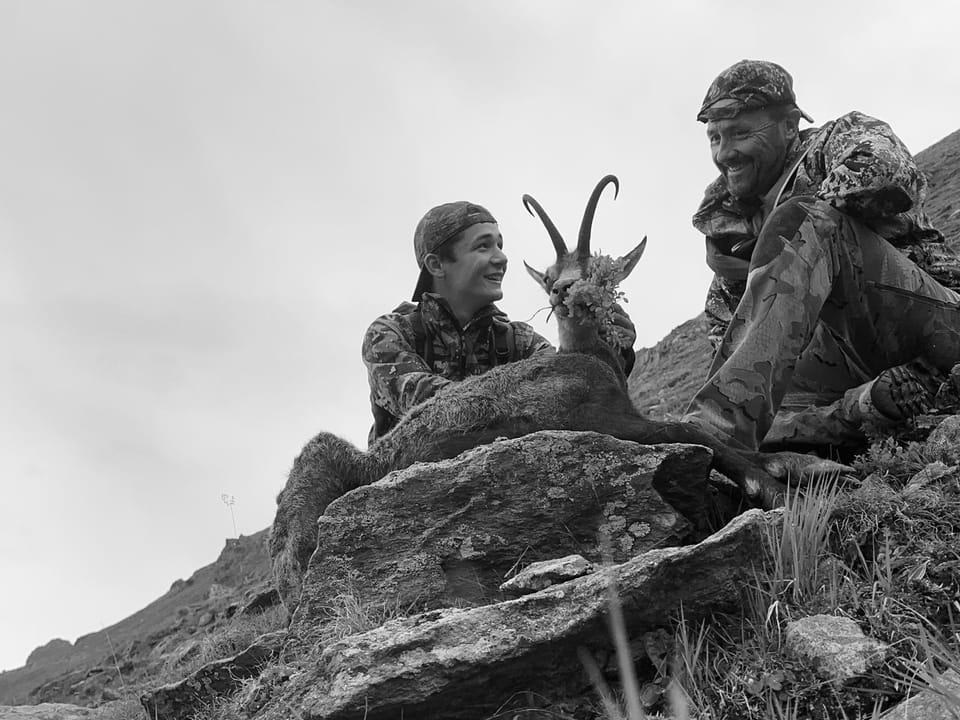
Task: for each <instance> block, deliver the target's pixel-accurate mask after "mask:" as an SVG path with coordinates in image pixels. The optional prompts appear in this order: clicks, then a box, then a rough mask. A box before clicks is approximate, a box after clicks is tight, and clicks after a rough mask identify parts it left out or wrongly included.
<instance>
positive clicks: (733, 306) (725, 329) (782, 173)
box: [685, 60, 960, 450]
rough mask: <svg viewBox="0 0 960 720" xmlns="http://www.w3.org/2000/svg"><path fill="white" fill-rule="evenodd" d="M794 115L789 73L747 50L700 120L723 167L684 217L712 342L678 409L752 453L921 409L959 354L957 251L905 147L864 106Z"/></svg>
mask: <svg viewBox="0 0 960 720" xmlns="http://www.w3.org/2000/svg"><path fill="white" fill-rule="evenodd" d="M801 118H802V119H805V120H807V121H810V122H812V119H811V118H810V117H809V116H808V115H807V114H806V113H804V112H803V111H802V110H800V109H799V108H798V107H797V103H796V96H795V95H794V91H793V80H792V78H791V76H790V74H789V73H788V72H787V71H786V70H784V69H783V68H782V67H780V66H779V65H777V64H775V63H772V62H765V61H756V60H743V61H741V62H738V63H736V64H735V65H733V66H732V67H730V68H727V69H726V70H724V71H723V72H722V73H720V75H719V76H718V77H717V78H716V79H715V80H714V81H713V83H712V84H711V85H710V88H709V89H708V91H707V95H706V97H705V98H704V101H703V104H702V106H701V108H700V112H699V113H698V115H697V119H698V120H699V121H700V122H703V123H706V129H707V138H708V140H709V141H710V151H711V155H712V158H713V162H714V164H715V165H716V167H717V169H718V170H719V171H720V177H719V178H717V180H715V181H714V182H713V183H711V184H710V185H709V186H708V187H707V190H706V193H705V196H704V199H703V201H702V202H701V204H700V208H699V209H698V210H697V212H696V214H695V215H694V218H693V224H694V226H695V227H696V228H697V229H698V230H700V231H701V232H702V233H703V234H704V235H705V236H706V247H707V263H708V264H709V265H710V267H711V269H713V271H714V273H715V277H714V280H713V282H712V284H711V287H710V290H709V293H708V297H707V303H706V311H707V316H708V318H709V320H710V324H711V330H710V338H711V342H712V343H713V345H714V348H715V351H716V353H715V356H714V359H713V363H712V366H711V368H710V371H709V374H708V377H707V381H706V383H705V384H704V385H703V387H702V388H701V389H700V390H699V391H698V392H697V394H696V396H695V397H694V399H693V400H692V401H691V403H690V406H689V408H688V410H687V415H686V416H685V419H686V420H689V421H691V422H695V423H697V424H699V425H702V426H703V427H705V428H706V429H708V430H711V431H713V432H715V433H717V434H720V435H723V436H725V437H728V438H731V439H732V440H734V441H736V442H738V443H739V444H741V445H743V446H745V447H747V448H749V449H754V450H755V449H763V450H775V449H783V448H787V447H793V448H794V449H804V448H811V447H813V448H819V449H826V448H831V447H832V448H844V447H852V446H860V445H862V443H863V441H864V438H865V433H864V430H865V428H866V427H867V426H869V425H871V424H873V425H879V426H887V425H894V424H897V423H902V422H904V421H905V420H907V419H909V418H911V417H913V416H914V415H915V414H917V413H919V412H922V411H925V410H926V409H928V408H929V407H930V405H931V404H932V403H933V400H934V396H935V395H936V393H937V392H938V390H939V389H940V388H941V386H942V385H943V384H944V382H945V381H946V380H947V379H948V377H949V375H950V371H951V369H952V368H953V366H954V365H955V364H957V363H958V362H960V295H958V293H957V292H956V290H955V288H956V287H957V286H958V285H960V262H958V259H957V258H956V256H955V255H953V254H952V253H951V252H950V250H949V249H948V248H947V246H946V245H945V243H944V242H943V237H942V235H941V234H940V233H939V232H938V231H937V230H936V229H935V228H934V227H933V226H932V225H931V224H930V222H929V220H928V219H927V217H926V214H925V212H924V208H923V202H924V197H925V195H926V187H927V182H926V179H925V178H924V176H923V174H922V173H921V172H920V170H919V169H918V168H917V165H916V163H915V161H914V159H913V157H912V156H911V155H910V153H909V151H908V150H907V148H906V147H905V146H904V144H903V143H902V142H901V141H900V139H899V138H897V136H896V135H895V134H894V133H893V131H892V130H891V128H890V127H889V126H888V125H887V124H886V123H883V122H881V121H880V120H876V119H874V118H871V117H869V116H867V115H864V114H863V113H860V112H856V111H854V112H850V113H848V114H846V115H844V116H842V117H840V118H838V119H836V120H834V121H831V122H828V123H826V124H825V125H823V126H822V127H819V128H809V129H805V130H802V131H801V130H800V129H799V122H800V120H801ZM951 286H952V287H951Z"/></svg>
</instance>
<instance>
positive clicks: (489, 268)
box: [363, 201, 636, 443]
mask: <svg viewBox="0 0 960 720" xmlns="http://www.w3.org/2000/svg"><path fill="white" fill-rule="evenodd" d="M413 245H414V253H415V255H416V258H417V265H418V266H419V268H420V277H419V280H418V281H417V287H416V290H415V291H414V294H413V303H409V302H405V303H403V304H401V305H400V306H399V307H397V308H396V309H395V310H394V311H393V312H391V313H388V314H386V315H382V316H380V317H379V318H377V319H376V320H374V321H373V323H372V324H371V325H370V327H369V328H368V329H367V332H366V334H365V335H364V338H363V361H364V363H365V364H366V366H367V376H368V379H369V383H370V405H371V408H372V410H373V417H374V424H373V427H372V428H371V430H370V436H369V442H370V443H373V442H374V441H375V440H376V439H377V438H379V437H381V436H382V435H384V434H385V433H386V432H388V431H389V430H390V429H391V428H392V427H393V426H394V425H396V423H397V420H398V419H399V418H400V417H401V416H403V415H404V414H405V413H406V412H408V411H409V410H410V409H411V408H413V407H414V406H416V405H419V404H420V403H422V402H424V401H425V400H427V399H429V398H431V397H433V396H434V395H435V394H436V393H437V392H439V391H441V390H442V389H443V388H445V387H447V386H449V385H451V384H452V383H456V382H457V381H459V380H463V379H464V378H466V377H468V376H470V375H480V374H482V373H485V372H487V371H488V370H490V369H491V368H493V367H495V366H497V365H500V364H503V363H506V362H513V361H516V360H522V359H524V358H529V357H532V356H534V355H537V354H539V353H553V352H556V350H555V348H554V347H553V346H552V345H551V344H550V342H549V341H547V340H546V339H545V338H543V337H542V336H540V335H539V334H537V333H536V332H535V331H534V330H533V328H532V327H530V326H529V325H528V324H527V323H524V322H518V321H515V320H509V319H508V318H507V316H506V315H505V314H504V313H503V312H502V311H500V310H499V309H498V308H497V307H496V305H494V304H493V303H494V301H495V300H499V299H501V298H502V297H503V291H502V290H501V283H502V280H503V276H504V273H505V272H506V269H507V257H506V255H504V254H503V238H502V236H501V234H500V229H499V226H498V225H497V221H496V220H495V219H494V217H493V215H491V214H490V212H489V211H488V210H486V209H485V208H483V207H481V206H480V205H476V204H474V203H470V202H464V201H461V202H453V203H445V204H443V205H438V206H437V207H435V208H432V209H431V210H429V211H428V212H427V214H426V215H424V216H423V218H422V219H421V220H420V222H419V223H418V225H417V229H416V231H415V233H414V239H413ZM617 323H618V332H619V334H621V338H622V341H623V342H624V344H625V346H626V348H627V350H625V351H624V353H623V355H624V365H625V369H626V372H627V373H629V371H630V367H631V366H632V365H633V360H634V353H633V349H632V346H633V341H634V339H635V337H636V333H635V331H634V329H633V324H632V323H631V322H630V320H629V318H628V317H627V316H626V314H621V315H620V316H619V317H618V318H617Z"/></svg>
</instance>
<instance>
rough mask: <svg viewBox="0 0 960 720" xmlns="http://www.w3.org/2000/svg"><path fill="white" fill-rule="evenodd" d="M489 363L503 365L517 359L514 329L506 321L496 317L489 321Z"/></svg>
mask: <svg viewBox="0 0 960 720" xmlns="http://www.w3.org/2000/svg"><path fill="white" fill-rule="evenodd" d="M490 336H491V337H490V351H491V353H492V355H491V359H492V360H493V362H492V363H491V365H504V364H506V363H508V362H513V361H514V360H518V359H519V358H518V357H517V337H516V330H515V328H514V327H513V325H511V324H510V323H508V322H503V321H502V320H498V319H496V318H494V319H493V321H492V322H491V323H490Z"/></svg>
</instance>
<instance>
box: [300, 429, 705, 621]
mask: <svg viewBox="0 0 960 720" xmlns="http://www.w3.org/2000/svg"><path fill="white" fill-rule="evenodd" d="M710 460H711V452H710V451H709V450H707V449H706V448H703V447H700V446H697V445H654V446H642V445H637V444H635V443H630V442H625V441H621V440H617V439H615V438H612V437H610V436H608V435H601V434H598V433H587V432H583V433H581V432H563V431H546V432H538V433H534V434H532V435H528V436H525V437H523V438H518V439H515V440H506V441H501V442H496V443H493V444H491V445H487V446H483V447H479V448H476V449H474V450H471V451H469V452H466V453H464V454H462V455H460V456H458V457H457V458H454V459H452V460H446V461H441V462H436V463H428V464H417V465H413V466H412V467H410V468H407V469H405V470H402V471H399V472H395V473H391V474H390V475H388V476H387V477H386V478H384V479H383V480H381V481H379V482H377V483H374V484H373V485H369V486H366V487H362V488H359V489H357V490H354V491H353V492H351V493H348V494H347V495H345V496H343V497H342V498H339V499H338V500H336V501H335V502H333V503H331V505H330V506H329V507H328V508H327V511H326V513H325V514H324V515H323V516H322V517H321V518H320V522H319V533H318V535H319V537H318V547H317V550H316V552H315V553H314V554H313V556H312V557H311V559H310V564H309V568H308V570H307V574H306V577H305V579H304V585H303V594H302V596H301V601H300V606H299V607H298V608H297V611H296V613H295V614H294V617H293V622H292V626H291V628H292V631H293V633H294V634H295V635H296V636H297V637H298V638H300V639H301V640H306V639H308V638H311V637H313V636H314V635H315V634H316V633H318V632H319V631H320V630H321V629H322V627H323V625H324V623H325V622H326V621H327V619H328V618H329V614H330V608H331V607H335V606H336V605H337V602H338V598H342V597H343V595H344V593H347V594H350V595H351V596H354V597H357V598H362V599H363V602H364V603H365V604H366V605H367V606H370V607H376V606H378V605H385V606H391V607H396V606H400V607H405V608H406V607H415V608H417V609H432V608H440V607H450V606H455V605H461V606H462V605H463V604H469V605H478V604H487V603H491V602H496V601H498V600H501V599H502V595H501V593H500V590H499V586H500V584H501V583H502V582H503V581H504V578H505V577H507V576H508V574H509V573H510V572H511V570H513V571H515V570H516V569H517V567H518V565H523V564H529V563H532V562H536V561H541V560H548V559H552V558H557V557H562V556H565V555H569V554H571V553H578V554H580V555H583V556H584V557H585V558H586V559H587V560H590V561H591V562H597V561H599V560H600V559H601V551H600V547H599V538H600V537H601V536H603V535H606V536H608V537H609V544H610V550H611V553H612V557H613V560H614V561H615V562H622V561H623V560H626V559H627V558H630V557H633V556H635V555H638V554H640V553H642V552H645V551H647V550H650V549H653V548H658V547H665V546H672V545H677V544H679V543H680V542H681V541H683V540H684V539H685V538H687V537H688V536H689V535H690V533H691V529H692V525H691V522H690V521H688V520H686V519H685V518H684V517H683V515H681V514H679V513H678V512H677V510H678V509H679V510H680V511H681V512H684V513H686V514H687V515H688V516H690V517H691V518H692V519H693V520H694V522H696V523H702V521H703V518H704V515H705V511H704V503H705V500H706V498H707V496H708V492H707V477H708V473H709V464H710ZM668 501H669V502H668ZM669 503H673V505H671V504H669ZM675 508H676V509H675Z"/></svg>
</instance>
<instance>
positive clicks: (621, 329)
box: [611, 303, 637, 348]
mask: <svg viewBox="0 0 960 720" xmlns="http://www.w3.org/2000/svg"><path fill="white" fill-rule="evenodd" d="M613 307H614V310H613V327H612V328H611V332H612V333H614V334H615V335H616V337H617V341H618V342H619V344H620V347H623V348H632V347H633V344H634V343H635V342H636V341H637V329H636V327H634V325H633V320H631V319H630V316H629V315H627V311H626V310H624V309H623V306H622V305H620V303H614V305H613Z"/></svg>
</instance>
